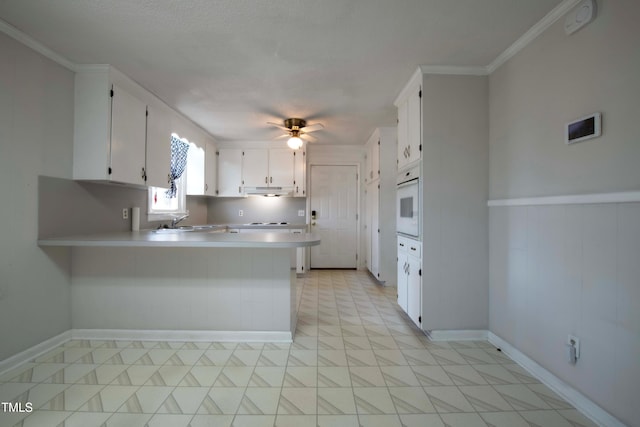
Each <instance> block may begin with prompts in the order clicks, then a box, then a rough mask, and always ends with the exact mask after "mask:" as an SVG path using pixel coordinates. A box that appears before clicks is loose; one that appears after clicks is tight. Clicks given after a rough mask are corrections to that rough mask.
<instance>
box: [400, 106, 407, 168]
mask: <svg viewBox="0 0 640 427" xmlns="http://www.w3.org/2000/svg"><path fill="white" fill-rule="evenodd" d="M407 108H408V103H407V101H406V100H404V101H402V102H401V103H400V104H399V105H398V169H402V168H403V167H404V165H406V164H407V163H408V162H409V160H408V157H409V156H408V149H407V147H408V146H409V142H408V135H407Z"/></svg>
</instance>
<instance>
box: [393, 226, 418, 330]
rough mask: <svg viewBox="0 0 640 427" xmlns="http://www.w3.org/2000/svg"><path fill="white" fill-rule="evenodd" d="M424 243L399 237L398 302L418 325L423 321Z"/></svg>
mask: <svg viewBox="0 0 640 427" xmlns="http://www.w3.org/2000/svg"><path fill="white" fill-rule="evenodd" d="M421 252H422V243H421V242H418V241H417V240H412V239H408V238H406V237H398V304H399V305H400V307H401V308H402V309H403V310H404V311H405V312H406V313H407V314H408V315H409V318H411V320H412V321H413V323H415V324H416V325H418V326H420V324H421V321H422V258H421Z"/></svg>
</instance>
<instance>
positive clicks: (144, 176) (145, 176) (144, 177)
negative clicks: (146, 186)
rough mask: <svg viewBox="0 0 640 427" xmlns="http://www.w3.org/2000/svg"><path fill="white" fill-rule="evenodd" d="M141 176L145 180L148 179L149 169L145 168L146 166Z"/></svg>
mask: <svg viewBox="0 0 640 427" xmlns="http://www.w3.org/2000/svg"><path fill="white" fill-rule="evenodd" d="M141 176H142V179H144V180H145V181H146V180H147V171H145V170H144V167H143V168H142V173H141Z"/></svg>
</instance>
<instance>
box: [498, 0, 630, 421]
mask: <svg viewBox="0 0 640 427" xmlns="http://www.w3.org/2000/svg"><path fill="white" fill-rule="evenodd" d="M598 9H599V10H598V17H597V19H596V20H595V21H594V22H592V23H591V24H590V25H588V26H587V27H585V28H583V29H581V30H580V31H579V32H577V33H574V34H573V35H571V36H567V35H565V33H564V31H563V26H562V25H563V22H564V20H563V19H560V20H559V21H558V22H556V23H555V24H554V25H552V26H551V27H550V28H549V29H547V30H546V31H545V32H544V33H543V34H542V35H541V36H539V37H538V38H537V39H536V40H535V41H534V42H533V43H531V44H530V45H529V46H527V47H526V48H525V49H524V50H523V51H521V52H520V53H519V54H517V55H516V56H515V57H513V58H512V59H511V60H509V61H508V62H507V63H506V64H504V65H503V66H502V67H501V68H500V69H498V70H497V71H495V72H494V73H493V74H492V75H491V77H490V150H491V161H490V194H491V198H493V199H498V198H515V197H533V196H540V195H567V194H580V193H602V192H618V191H638V190H640V167H638V165H639V164H640V144H639V143H638V141H639V139H638V136H637V130H638V124H637V123H638V118H639V117H640V103H639V102H638V100H639V99H640V84H638V76H640V50H639V49H638V40H639V39H640V27H639V26H638V24H637V18H638V17H640V3H638V2H632V1H604V0H603V1H598ZM595 111H601V112H602V114H603V135H602V137H601V138H598V139H593V140H590V141H586V142H582V143H579V144H575V145H572V146H566V145H565V144H564V139H563V126H564V124H565V123H566V122H567V121H570V120H572V119H575V118H577V117H581V116H583V115H586V114H589V113H592V112H595ZM639 242H640V205H639V204H637V203H630V204H607V205H573V206H569V205H557V206H531V207H493V208H491V209H490V248H491V250H490V253H491V254H490V330H491V331H492V332H494V333H495V334H497V335H498V336H500V337H501V338H503V339H505V340H506V341H508V342H509V343H511V344H512V345H514V346H515V347H516V348H517V349H518V350H519V351H521V352H523V353H524V354H525V355H527V356H528V357H530V358H531V359H533V360H535V361H536V362H537V363H539V364H540V365H542V366H543V367H544V368H546V369H547V370H549V371H551V372H552V373H554V374H555V375H556V376H557V377H559V378H560V379H562V380H564V381H565V382H567V383H569V384H570V385H572V386H573V387H574V388H576V389H577V390H578V391H580V392H581V393H582V394H584V395H586V396H587V397H589V398H590V399H591V400H593V401H594V402H595V403H597V404H598V405H599V406H601V407H602V408H604V409H605V410H606V411H608V412H610V413H611V414H613V415H614V416H616V417H617V418H618V419H620V420H621V421H622V422H624V423H625V424H627V425H629V426H640V408H639V407H638V405H637V396H638V395H640V364H639V362H638V361H640V314H639V313H640V269H639V267H638V265H639V264H640V262H639V261H640V243H639ZM569 333H572V334H575V335H577V336H578V337H579V338H580V339H581V358H580V360H579V361H578V364H577V365H575V366H572V365H570V364H568V363H567V362H566V361H565V355H564V351H565V348H564V343H565V342H566V339H567V334H569Z"/></svg>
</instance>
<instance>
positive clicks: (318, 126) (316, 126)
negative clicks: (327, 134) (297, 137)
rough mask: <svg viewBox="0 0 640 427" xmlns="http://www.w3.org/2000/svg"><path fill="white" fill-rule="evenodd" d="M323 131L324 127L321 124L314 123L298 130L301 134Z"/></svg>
mask: <svg viewBox="0 0 640 427" xmlns="http://www.w3.org/2000/svg"><path fill="white" fill-rule="evenodd" d="M320 129H324V125H323V124H322V123H314V124H312V125H309V126H305V127H303V128H302V129H300V130H301V131H302V132H315V131H317V130H320Z"/></svg>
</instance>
